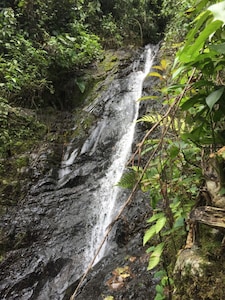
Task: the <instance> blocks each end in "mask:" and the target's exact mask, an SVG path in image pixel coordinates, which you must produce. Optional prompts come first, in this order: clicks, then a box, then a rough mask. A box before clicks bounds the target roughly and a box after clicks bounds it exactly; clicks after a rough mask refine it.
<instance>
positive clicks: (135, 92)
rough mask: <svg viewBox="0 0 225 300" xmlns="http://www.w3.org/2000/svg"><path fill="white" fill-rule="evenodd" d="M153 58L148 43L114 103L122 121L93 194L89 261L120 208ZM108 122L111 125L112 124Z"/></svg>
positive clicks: (98, 258)
mask: <svg viewBox="0 0 225 300" xmlns="http://www.w3.org/2000/svg"><path fill="white" fill-rule="evenodd" d="M153 59H154V55H153V53H152V49H151V47H149V46H147V47H146V49H145V51H144V53H143V54H142V56H141V58H140V60H139V61H138V62H135V63H134V65H133V72H132V73H131V74H130V75H129V76H128V78H127V90H126V92H125V93H123V94H122V95H120V98H119V101H117V105H116V106H115V105H114V108H113V110H114V114H115V115H116V119H117V122H118V123H119V124H120V126H119V132H118V135H119V140H118V141H117V143H116V144H115V145H114V146H113V149H114V150H113V155H112V158H111V162H112V163H111V165H110V167H109V168H108V170H107V171H106V174H105V176H104V177H103V178H102V179H101V180H100V182H99V185H100V188H99V189H98V190H96V191H95V192H94V193H93V197H92V204H91V211H92V213H91V217H90V219H91V222H93V230H92V232H91V237H88V241H87V245H89V247H87V249H86V255H85V257H86V261H87V263H89V262H90V261H91V259H92V258H93V257H94V256H95V252H96V251H97V250H98V247H99V246H100V244H101V241H102V239H103V238H104V235H105V233H106V229H107V227H108V226H109V224H110V223H111V222H112V220H113V217H114V216H115V215H116V213H117V212H118V210H119V207H118V205H119V203H117V199H118V197H119V193H120V188H119V187H118V186H116V184H117V183H118V181H119V180H120V178H121V176H122V174H123V171H124V168H125V165H126V162H127V160H128V157H129V154H130V151H131V146H132V142H133V136H134V131H135V122H136V120H137V117H138V108H139V102H138V101H137V100H138V99H139V98H140V97H141V94H142V85H143V81H144V79H145V77H146V75H147V74H148V72H149V70H150V67H151V65H152V61H153ZM140 61H143V62H144V64H143V66H142V68H143V69H142V70H139V68H140V65H138V64H140ZM136 68H137V69H136ZM108 125H109V126H110V124H108ZM106 249H107V250H106ZM109 249H110V247H109V246H107V247H106V243H105V244H104V245H103V246H102V248H101V251H100V253H99V254H98V256H97V257H96V260H95V263H97V262H98V261H99V260H100V259H101V258H102V257H103V256H104V255H106V254H107V251H109Z"/></svg>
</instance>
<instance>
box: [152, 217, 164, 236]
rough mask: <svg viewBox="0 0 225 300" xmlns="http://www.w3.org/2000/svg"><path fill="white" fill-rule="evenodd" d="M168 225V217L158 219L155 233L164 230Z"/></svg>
mask: <svg viewBox="0 0 225 300" xmlns="http://www.w3.org/2000/svg"><path fill="white" fill-rule="evenodd" d="M165 224H166V217H162V218H160V219H158V221H157V222H156V224H155V232H156V233H159V232H160V231H161V230H162V228H163V227H164V226H165Z"/></svg>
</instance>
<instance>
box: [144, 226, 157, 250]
mask: <svg viewBox="0 0 225 300" xmlns="http://www.w3.org/2000/svg"><path fill="white" fill-rule="evenodd" d="M154 235H156V231H155V225H153V226H151V227H150V228H149V229H148V230H147V231H146V232H145V234H144V239H143V245H145V244H146V243H147V242H148V241H149V240H150V239H151V238H152V237H153V236H154Z"/></svg>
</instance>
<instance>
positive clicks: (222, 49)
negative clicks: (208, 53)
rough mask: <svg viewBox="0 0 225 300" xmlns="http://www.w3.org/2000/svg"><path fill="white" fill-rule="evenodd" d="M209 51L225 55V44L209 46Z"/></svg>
mask: <svg viewBox="0 0 225 300" xmlns="http://www.w3.org/2000/svg"><path fill="white" fill-rule="evenodd" d="M209 49H210V50H213V51H215V52H217V53H219V54H225V43H222V44H218V45H209Z"/></svg>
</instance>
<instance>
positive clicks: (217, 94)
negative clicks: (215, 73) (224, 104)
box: [206, 87, 224, 111]
mask: <svg viewBox="0 0 225 300" xmlns="http://www.w3.org/2000/svg"><path fill="white" fill-rule="evenodd" d="M223 92H224V87H222V88H220V89H218V90H216V91H213V92H212V93H211V94H210V95H209V96H208V97H206V104H207V105H208V107H209V109H210V111H211V110H212V108H213V106H214V105H215V104H216V102H217V101H219V99H220V98H221V96H222V94H223Z"/></svg>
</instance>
